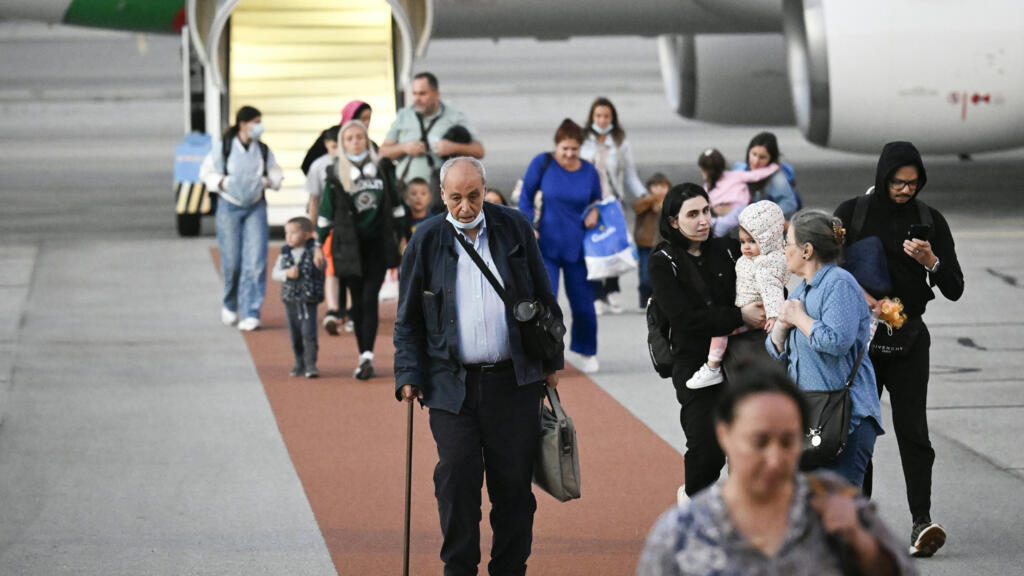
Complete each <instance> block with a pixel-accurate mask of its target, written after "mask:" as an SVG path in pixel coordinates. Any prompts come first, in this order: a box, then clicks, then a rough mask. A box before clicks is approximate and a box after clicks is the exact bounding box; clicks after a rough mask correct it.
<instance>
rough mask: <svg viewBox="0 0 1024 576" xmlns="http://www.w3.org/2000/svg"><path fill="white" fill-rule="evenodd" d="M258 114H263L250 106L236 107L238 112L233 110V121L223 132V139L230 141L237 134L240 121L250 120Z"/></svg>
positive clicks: (258, 115) (257, 116)
mask: <svg viewBox="0 0 1024 576" xmlns="http://www.w3.org/2000/svg"><path fill="white" fill-rule="evenodd" d="M260 116H263V114H262V113H260V111H259V110H257V109H256V108H254V107H252V106H242V107H241V108H239V109H238V112H235V123H234V124H232V125H231V127H230V128H228V129H227V130H226V131H225V132H224V140H228V141H230V140H231V139H232V138H234V137H235V136H238V125H239V124H241V123H242V122H250V121H252V120H254V119H256V118H259V117H260Z"/></svg>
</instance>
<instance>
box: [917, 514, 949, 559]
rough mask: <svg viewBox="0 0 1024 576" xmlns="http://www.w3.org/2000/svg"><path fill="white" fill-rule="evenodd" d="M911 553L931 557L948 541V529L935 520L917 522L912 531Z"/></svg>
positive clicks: (918, 556)
mask: <svg viewBox="0 0 1024 576" xmlns="http://www.w3.org/2000/svg"><path fill="white" fill-rule="evenodd" d="M910 542H911V544H910V555H911V556H913V557H915V558H930V557H931V556H932V555H934V554H935V553H936V552H937V551H938V550H939V548H942V545H943V544H945V543H946V531H945V530H944V529H943V528H942V526H939V525H938V524H936V523H934V522H916V523H914V529H913V530H911V531H910Z"/></svg>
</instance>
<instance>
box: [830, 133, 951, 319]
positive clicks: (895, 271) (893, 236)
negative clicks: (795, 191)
mask: <svg viewBox="0 0 1024 576" xmlns="http://www.w3.org/2000/svg"><path fill="white" fill-rule="evenodd" d="M903 166H915V167H917V171H918V182H919V183H918V186H917V191H916V193H915V195H914V198H913V199H911V200H910V201H909V202H907V203H905V204H897V203H896V202H893V201H892V200H891V199H890V197H889V179H890V178H891V177H892V174H893V173H894V172H896V171H897V170H898V169H900V168H901V167H903ZM926 182H927V173H926V172H925V169H924V164H923V163H922V162H921V155H920V153H918V151H917V148H915V147H914V145H913V144H911V143H909V142H890V143H889V144H886V145H885V148H884V149H883V150H882V154H881V156H880V157H879V158H878V168H877V170H876V171H875V187H874V191H873V192H872V193H871V195H870V202H869V204H868V212H867V219H866V220H865V222H864V227H863V228H862V229H861V230H859V231H854V230H851V226H852V220H853V213H854V209H855V207H856V204H857V198H851V199H850V200H847V201H845V202H843V203H842V204H840V205H839V207H838V208H836V211H835V215H836V216H837V217H839V218H840V219H841V220H842V221H843V226H845V227H846V229H847V231H848V232H849V234H847V237H846V245H847V246H849V245H850V244H852V243H853V242H856V241H857V240H859V239H860V238H867V237H868V236H878V237H879V238H880V239H881V240H882V245H883V246H884V247H885V255H886V264H887V265H888V267H889V276H890V278H891V279H892V291H893V293H892V294H890V295H889V296H894V297H899V299H900V300H901V301H902V302H903V309H904V311H905V312H906V313H907V315H908V316H911V317H913V316H920V315H922V314H924V311H925V307H926V306H927V303H928V301H929V300H932V299H934V298H935V292H934V291H932V287H934V286H938V288H939V290H940V291H941V292H942V294H943V295H944V296H945V297H946V298H949V299H950V300H958V299H959V298H960V296H961V295H962V294H963V293H964V274H963V271H962V270H961V269H960V262H959V261H958V260H957V257H956V247H955V246H954V244H953V235H952V233H950V230H949V224H948V223H947V222H946V219H945V218H943V216H942V214H941V213H940V212H939V211H938V210H936V209H935V208H932V207H930V206H929V207H928V209H929V210H930V211H931V216H932V231H931V236H930V237H929V238H928V241H929V242H930V243H931V245H932V251H933V252H934V253H935V256H936V257H938V259H939V269H938V271H936V272H935V274H929V273H928V271H927V270H926V269H925V268H924V267H923V266H921V265H920V264H919V263H918V262H917V261H916V260H914V259H913V258H911V257H910V256H907V254H906V253H905V252H904V251H903V241H904V240H905V239H906V237H907V230H908V229H909V228H910V225H911V224H919V223H921V214H920V210H919V208H918V204H917V197H918V196H919V195H920V194H921V190H922V189H923V188H924V186H925V183H926Z"/></svg>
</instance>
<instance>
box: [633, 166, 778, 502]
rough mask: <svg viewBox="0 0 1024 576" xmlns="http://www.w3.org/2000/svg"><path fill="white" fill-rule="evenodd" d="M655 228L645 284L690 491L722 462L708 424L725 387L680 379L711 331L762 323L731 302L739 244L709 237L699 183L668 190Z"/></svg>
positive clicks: (712, 476) (696, 363)
mask: <svg viewBox="0 0 1024 576" xmlns="http://www.w3.org/2000/svg"><path fill="white" fill-rule="evenodd" d="M658 230H659V232H660V234H661V237H662V238H664V239H665V240H664V241H663V242H661V243H660V244H659V245H658V246H656V247H655V249H654V251H653V252H652V253H651V257H650V264H649V268H650V275H651V287H652V289H653V291H654V300H655V302H656V303H657V306H658V307H659V308H660V309H661V310H662V312H664V314H665V316H666V317H667V318H668V319H669V323H670V326H671V327H672V355H673V362H672V385H673V386H674V387H675V389H676V399H677V400H679V404H680V406H681V408H680V411H679V420H680V423H681V424H682V426H683V433H684V434H685V435H686V454H685V455H684V457H683V458H684V462H685V478H686V484H685V485H684V486H683V487H681V488H682V489H684V490H685V492H686V495H688V496H692V495H693V494H696V493H697V492H699V491H700V490H702V489H703V488H705V487H707V486H709V485H711V484H712V483H714V482H715V480H717V479H718V475H719V473H720V472H721V470H722V466H723V465H724V464H725V455H724V454H723V453H722V449H721V448H720V447H719V446H718V440H717V439H716V438H715V427H714V408H715V405H716V404H717V402H718V396H719V394H720V391H721V389H722V387H723V386H725V384H721V385H718V386H710V387H707V388H702V389H699V390H691V389H689V388H687V387H686V381H687V380H688V379H689V378H690V377H691V376H693V373H694V372H696V371H697V370H698V369H699V368H700V367H701V365H702V364H703V363H704V361H705V359H706V358H707V356H708V349H709V348H710V346H711V338H712V337H713V336H725V335H727V334H730V333H731V332H732V331H733V330H735V329H736V328H738V327H740V326H741V325H743V324H747V325H748V326H751V327H757V326H762V325H763V324H764V308H763V307H762V306H761V304H760V303H756V304H749V305H747V306H744V307H743V308H742V309H740V308H737V307H736V306H734V305H733V303H734V301H735V299H736V264H735V259H736V258H738V257H739V256H740V248H739V243H738V242H737V241H736V240H733V239H731V238H711V237H710V232H711V212H710V208H709V205H708V194H707V192H705V191H704V188H703V187H701V186H698V185H697V184H691V183H686V184H679V185H677V186H675V187H673V188H672V189H671V190H669V192H668V194H667V195H666V196H665V201H664V203H663V204H662V212H661V216H660V219H659V221H658ZM730 348H732V346H731V345H730ZM754 348H755V349H757V346H755V347H754ZM759 351H761V352H763V345H761V347H760V349H759Z"/></svg>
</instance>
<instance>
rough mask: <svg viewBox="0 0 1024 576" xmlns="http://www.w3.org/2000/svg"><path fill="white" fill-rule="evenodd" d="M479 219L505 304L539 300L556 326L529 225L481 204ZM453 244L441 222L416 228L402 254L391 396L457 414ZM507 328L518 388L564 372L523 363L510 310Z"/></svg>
mask: <svg viewBox="0 0 1024 576" xmlns="http://www.w3.org/2000/svg"><path fill="white" fill-rule="evenodd" d="M483 211H484V218H485V219H486V221H487V234H488V240H487V243H488V247H489V248H490V251H491V257H492V258H493V260H494V264H495V266H496V267H497V268H498V273H499V275H500V276H501V280H502V282H503V284H504V287H505V291H506V292H507V293H508V295H509V298H510V299H511V300H513V301H517V300H520V299H523V298H536V299H538V300H540V301H541V302H543V303H544V304H545V305H546V306H547V307H548V308H549V309H550V310H551V312H552V313H553V314H555V315H556V316H558V318H559V319H561V318H562V310H561V308H559V307H558V301H557V300H556V299H555V295H554V293H552V291H551V285H550V283H549V281H548V274H547V271H546V270H545V268H544V262H543V260H541V256H540V249H539V248H537V240H536V237H535V236H534V234H533V226H531V225H530V222H529V220H527V219H526V216H525V215H523V213H521V212H519V211H518V210H514V209H512V208H507V207H505V206H499V205H497V204H491V203H490V202H484V205H483ZM455 242H456V240H455V232H454V231H453V230H452V226H451V224H449V223H448V221H447V220H446V219H445V218H444V217H441V216H439V217H436V218H428V219H427V220H424V221H423V222H421V223H420V224H419V225H418V226H417V227H416V233H415V234H413V235H412V239H411V240H410V241H409V245H408V246H407V247H406V249H405V254H404V255H403V257H402V268H401V271H400V273H399V288H398V294H399V296H398V316H397V318H396V319H395V395H396V396H399V394H400V391H401V389H402V386H404V385H406V384H410V385H412V386H415V387H417V388H419V389H420V390H421V391H422V392H423V403H424V404H425V405H427V406H429V407H430V408H438V409H441V410H446V411H448V412H453V413H458V411H459V409H460V408H461V407H462V402H463V400H464V399H465V395H466V387H465V384H464V379H463V373H462V364H461V363H460V361H459V335H458V323H457V317H456V310H455V282H456V273H457V271H458V263H459V259H458V252H457V251H456V249H455ZM505 321H506V323H507V324H508V328H509V347H510V349H511V355H512V363H513V365H514V367H515V374H516V380H517V382H518V383H519V385H520V386H524V385H527V384H533V383H536V382H539V381H541V380H543V379H544V376H545V375H546V374H549V373H552V372H554V371H556V370H560V369H562V367H563V358H562V356H561V354H559V356H558V358H557V359H555V360H553V361H551V362H545V363H542V362H541V361H540V360H535V359H533V358H530V357H528V356H527V355H526V352H525V351H524V349H523V344H522V341H521V339H520V333H519V325H518V324H517V323H516V321H515V319H513V318H512V313H511V311H510V310H509V309H508V308H507V307H506V309H505ZM399 397H400V396H399Z"/></svg>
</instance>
